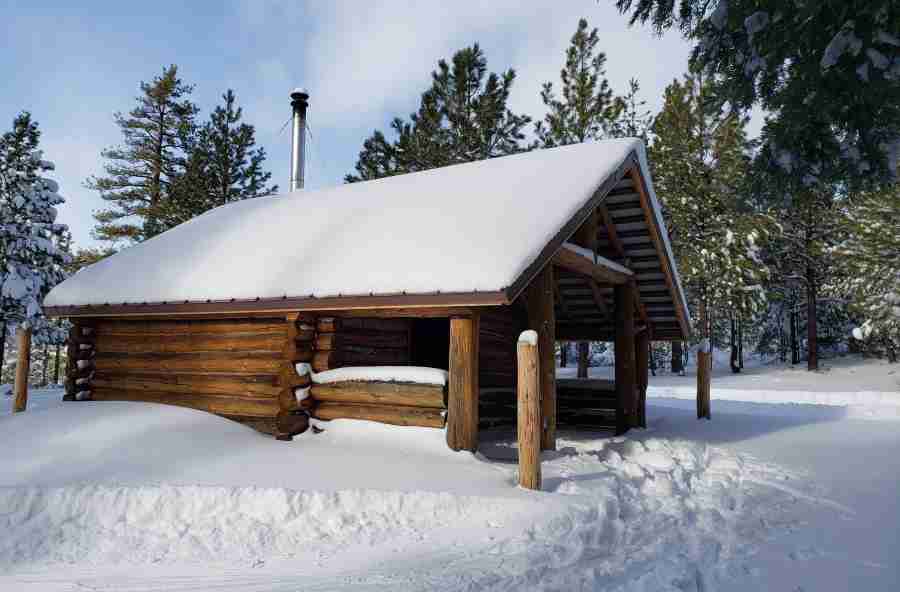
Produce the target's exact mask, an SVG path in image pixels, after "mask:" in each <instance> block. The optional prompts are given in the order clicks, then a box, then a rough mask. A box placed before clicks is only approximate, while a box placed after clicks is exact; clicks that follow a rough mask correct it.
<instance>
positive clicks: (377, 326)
mask: <svg viewBox="0 0 900 592" xmlns="http://www.w3.org/2000/svg"><path fill="white" fill-rule="evenodd" d="M411 326H412V325H411V322H410V320H409V319H379V318H353V317H350V318H342V319H341V329H342V332H345V333H347V332H353V331H355V330H363V331H374V332H378V333H406V332H408V331H409V329H410V327H411Z"/></svg>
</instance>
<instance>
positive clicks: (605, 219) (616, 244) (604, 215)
mask: <svg viewBox="0 0 900 592" xmlns="http://www.w3.org/2000/svg"><path fill="white" fill-rule="evenodd" d="M597 214H598V215H599V216H600V220H601V222H602V224H603V227H604V228H605V229H606V236H608V237H609V244H610V245H611V246H612V248H613V251H615V253H616V255H618V256H619V257H621V258H622V259H623V260H625V261H626V264H627V257H626V256H625V245H624V244H623V243H622V239H620V238H619V234H618V233H617V232H616V225H615V223H614V222H613V221H612V216H610V215H609V210H608V209H606V206H605V205H601V206H600V207H599V208H597Z"/></svg>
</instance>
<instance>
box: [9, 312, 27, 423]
mask: <svg viewBox="0 0 900 592" xmlns="http://www.w3.org/2000/svg"><path fill="white" fill-rule="evenodd" d="M18 336H19V343H18V352H17V355H18V361H17V363H16V384H15V391H16V400H15V403H14V405H13V412H14V413H19V412H20V411H25V408H26V407H27V406H28V372H29V370H30V366H31V327H22V326H20V327H19V334H18Z"/></svg>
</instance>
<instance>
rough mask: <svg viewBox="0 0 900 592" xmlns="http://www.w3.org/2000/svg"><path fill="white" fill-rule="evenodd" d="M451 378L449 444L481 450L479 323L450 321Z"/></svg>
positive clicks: (461, 318)
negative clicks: (479, 423)
mask: <svg viewBox="0 0 900 592" xmlns="http://www.w3.org/2000/svg"><path fill="white" fill-rule="evenodd" d="M449 367H450V379H449V384H448V385H447V445H448V446H449V447H450V448H452V449H453V450H471V451H472V452H475V451H476V450H477V449H478V320H477V318H469V317H454V318H451V319H450V363H449Z"/></svg>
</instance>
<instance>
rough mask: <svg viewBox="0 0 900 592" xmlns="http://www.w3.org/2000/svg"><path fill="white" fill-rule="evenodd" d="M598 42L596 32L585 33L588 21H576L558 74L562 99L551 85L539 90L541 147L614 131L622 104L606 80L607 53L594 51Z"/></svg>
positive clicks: (599, 137) (596, 137) (536, 131)
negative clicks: (541, 111) (576, 25)
mask: <svg viewBox="0 0 900 592" xmlns="http://www.w3.org/2000/svg"><path fill="white" fill-rule="evenodd" d="M599 42H600V38H599V35H598V34H597V29H596V28H594V29H591V30H590V31H588V22H587V21H586V20H585V19H581V20H580V21H578V28H577V29H576V30H575V34H574V35H572V39H571V42H570V45H569V47H568V49H567V50H566V63H565V66H564V67H563V69H562V70H561V71H560V73H559V77H560V83H561V87H562V97H561V98H558V97H557V96H556V94H555V93H554V91H553V83H552V82H545V83H544V86H543V88H542V90H541V100H542V101H543V102H544V105H545V106H546V107H547V114H546V115H545V116H544V119H543V121H538V122H537V123H536V124H535V128H534V132H535V135H536V136H537V138H538V144H539V145H540V146H541V147H543V148H552V147H554V146H565V145H567V144H577V143H581V142H586V141H588V140H599V139H602V138H604V137H607V136H608V135H609V134H610V133H611V132H612V131H613V130H614V128H615V123H616V121H617V119H618V117H619V114H620V113H621V111H622V108H623V104H622V101H621V100H620V99H616V98H614V97H613V91H612V89H611V88H610V86H609V81H608V80H607V79H606V70H605V69H604V66H605V65H606V54H605V53H603V52H602V51H601V52H598V51H597V44H598V43H599Z"/></svg>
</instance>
